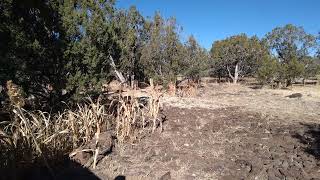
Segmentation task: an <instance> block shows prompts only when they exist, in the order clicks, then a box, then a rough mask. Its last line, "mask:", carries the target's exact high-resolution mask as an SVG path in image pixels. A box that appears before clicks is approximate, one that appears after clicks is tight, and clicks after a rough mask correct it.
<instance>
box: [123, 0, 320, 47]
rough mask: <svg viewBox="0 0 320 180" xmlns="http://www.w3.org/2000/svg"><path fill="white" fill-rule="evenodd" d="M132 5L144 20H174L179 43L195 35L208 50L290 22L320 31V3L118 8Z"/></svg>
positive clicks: (202, 0) (205, 2)
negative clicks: (178, 28) (229, 39)
mask: <svg viewBox="0 0 320 180" xmlns="http://www.w3.org/2000/svg"><path fill="white" fill-rule="evenodd" d="M131 5H135V6H136V7H137V9H138V10H139V11H140V13H141V14H142V15H143V16H145V17H147V16H151V17H152V16H153V15H154V13H155V11H160V13H161V14H162V15H163V16H164V17H166V18H168V17H171V16H174V17H176V19H177V22H178V24H179V25H180V26H182V27H183V32H182V34H181V38H182V40H183V41H184V40H186V39H187V37H188V36H189V35H191V34H192V35H194V36H195V37H196V39H197V40H198V42H199V43H200V45H202V46H203V47H205V48H207V49H210V48H211V45H212V43H213V42H214V41H215V40H220V39H224V38H226V37H228V36H231V35H235V34H239V33H246V34H248V35H250V36H252V35H257V36H258V37H263V36H264V35H265V34H266V33H267V32H269V31H271V30H272V29H273V28H274V27H277V26H283V25H285V24H288V23H291V24H294V25H297V26H303V27H304V28H305V30H306V31H307V32H308V33H312V34H317V33H318V32H319V31H320V0H118V1H117V7H119V8H128V7H130V6H131Z"/></svg>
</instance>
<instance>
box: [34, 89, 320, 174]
mask: <svg viewBox="0 0 320 180" xmlns="http://www.w3.org/2000/svg"><path fill="white" fill-rule="evenodd" d="M294 93H301V94H302V97H301V98H288V97H287V96H288V95H290V94H294ZM162 101H163V114H164V115H165V117H166V120H165V122H164V126H163V131H162V132H161V133H160V132H156V133H154V134H150V135H147V136H146V137H144V138H142V139H141V140H140V141H139V142H136V143H135V144H124V145H121V146H120V145H117V146H116V147H114V148H113V149H112V152H111V153H110V154H108V155H107V156H105V157H104V158H103V159H102V160H101V161H100V162H99V164H98V165H97V168H96V169H86V168H83V167H81V166H79V164H76V165H74V163H75V162H69V163H68V164H70V165H69V166H70V167H71V168H66V169H64V170H63V171H60V170H59V171H58V172H59V174H57V177H56V179H89V180H93V179H94V180H95V179H129V180H130V179H161V180H169V179H182V180H188V179H225V180H227V179H249V180H250V179H252V180H264V179H266V180H269V179H270V180H277V179H279V180H280V179H281V180H282V179H286V180H291V179H310V180H311V179H320V121H319V119H320V111H319V108H320V87H318V86H310V87H293V88H292V89H286V90H273V89H257V88H255V87H250V86H242V85H217V84H209V85H206V86H204V87H202V88H201V89H200V92H199V95H198V96H197V97H192V98H180V97H163V99H162ZM39 172H43V171H39ZM37 176H39V177H43V176H41V174H40V175H37ZM42 179H43V178H42Z"/></svg>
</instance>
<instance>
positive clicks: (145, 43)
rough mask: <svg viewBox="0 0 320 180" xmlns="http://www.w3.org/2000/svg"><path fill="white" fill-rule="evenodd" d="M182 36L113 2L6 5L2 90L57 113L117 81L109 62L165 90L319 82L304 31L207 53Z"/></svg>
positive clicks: (36, 0) (0, 30) (311, 42)
mask: <svg viewBox="0 0 320 180" xmlns="http://www.w3.org/2000/svg"><path fill="white" fill-rule="evenodd" d="M181 31H182V28H181V27H180V26H179V25H178V24H177V22H176V19H175V18H173V17H172V18H169V19H165V18H163V17H162V16H161V14H160V13H159V12H156V13H155V15H154V16H153V17H152V18H145V17H143V16H142V15H141V14H140V13H139V11H138V10H137V9H136V8H135V7H130V8H129V9H127V10H124V9H117V8H116V7H115V0H100V1H87V0H51V1H49V0H25V1H20V0H3V1H1V2H0V83H1V85H2V87H5V84H6V82H7V81H8V80H12V81H13V82H14V83H16V84H18V85H20V86H22V87H23V90H24V92H25V94H26V95H27V96H31V95H32V96H34V97H36V98H37V99H39V100H40V101H41V102H45V104H47V105H48V107H53V106H54V105H56V104H57V103H58V102H61V101H66V100H67V99H75V98H77V97H81V96H86V95H88V94H90V93H94V92H96V91H98V90H100V88H101V85H102V84H103V83H107V82H109V81H110V80H112V79H113V78H114V74H113V72H114V71H113V70H112V68H113V67H112V66H111V62H110V61H111V60H110V59H111V58H112V59H113V60H114V63H115V66H116V68H117V69H118V70H119V71H121V72H122V73H123V75H124V77H131V76H134V77H135V79H136V80H139V81H148V79H149V78H153V79H154V81H155V82H156V83H162V84H166V83H168V82H170V81H175V80H176V78H177V76H178V75H182V76H185V77H188V78H192V79H198V78H200V77H201V76H207V75H212V76H217V77H230V78H231V79H232V80H233V82H234V83H236V82H237V81H238V79H239V78H241V77H246V76H255V77H258V78H259V79H260V80H261V82H263V83H268V82H271V81H276V80H278V81H282V82H285V83H286V84H287V85H289V84H291V82H292V80H293V79H294V78H296V77H305V78H306V77H311V76H315V75H317V74H319V64H320V62H319V54H320V51H319V50H318V49H319V48H318V47H317V45H319V43H317V38H316V37H315V36H313V35H311V34H308V33H306V32H305V31H304V30H303V28H301V27H296V26H293V25H286V26H284V27H278V28H275V29H274V30H272V32H270V33H268V34H267V35H266V37H265V38H262V39H259V38H258V37H255V36H254V37H248V36H247V35H245V34H240V35H236V36H232V37H229V38H227V39H225V40H221V41H216V42H214V43H213V46H212V49H211V50H210V51H207V50H206V49H204V48H202V47H201V46H200V45H199V44H198V42H197V41H196V39H195V38H194V37H193V36H190V37H189V38H188V40H187V41H186V42H183V41H182V40H181V37H180V33H181ZM317 50H318V51H317ZM40 104H41V103H40Z"/></svg>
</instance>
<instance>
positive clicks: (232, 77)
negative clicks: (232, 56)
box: [227, 63, 239, 84]
mask: <svg viewBox="0 0 320 180" xmlns="http://www.w3.org/2000/svg"><path fill="white" fill-rule="evenodd" d="M227 70H228V73H229V76H230V78H231V79H232V81H233V84H237V82H238V78H239V63H237V64H236V67H235V68H234V76H232V74H231V72H230V69H229V66H227Z"/></svg>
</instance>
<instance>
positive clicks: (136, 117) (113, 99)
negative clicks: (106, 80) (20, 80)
mask: <svg viewBox="0 0 320 180" xmlns="http://www.w3.org/2000/svg"><path fill="white" fill-rule="evenodd" d="M10 85H11V82H10ZM14 89H15V92H12V93H11V94H9V95H12V96H13V97H11V96H10V97H11V98H10V99H14V100H16V99H17V101H12V115H11V117H12V118H11V121H2V122H1V130H0V141H1V150H0V151H1V152H0V153H1V154H0V155H1V158H0V159H1V164H0V165H1V169H3V168H9V169H10V167H15V168H17V169H19V168H23V167H24V166H30V165H35V164H37V165H40V164H43V165H45V166H46V167H47V168H48V169H50V171H52V170H51V167H50V166H51V165H54V164H55V163H56V162H59V161H62V160H64V159H65V157H66V156H67V155H68V154H69V153H71V154H70V157H73V156H75V155H76V154H77V153H80V152H82V151H86V152H90V153H91V154H92V155H93V158H94V163H93V167H95V165H96V162H97V161H96V158H97V155H98V154H99V153H100V152H99V150H100V151H103V149H99V147H98V144H99V143H101V142H100V141H102V142H103V141H105V140H106V139H99V136H100V134H101V133H103V132H107V131H109V132H111V133H112V136H114V137H115V141H116V143H117V144H118V145H119V144H123V143H124V142H133V141H137V140H139V138H140V137H142V136H143V135H144V134H146V133H148V132H153V131H155V129H156V128H157V127H158V126H159V125H160V126H162V120H161V119H160V118H159V110H160V101H159V98H160V96H161V93H160V92H159V91H158V90H156V88H154V87H149V89H148V90H147V91H146V92H144V93H143V94H141V91H138V90H130V89H129V90H127V91H125V92H122V91H118V92H115V93H111V95H110V94H106V95H101V96H100V97H99V98H98V99H97V100H95V101H93V100H92V99H91V98H88V99H87V100H86V101H85V102H84V103H81V104H78V105H77V107H76V108H70V109H66V110H65V111H63V112H60V113H57V114H50V113H49V112H42V111H27V110H25V109H23V108H21V106H18V105H20V104H21V103H19V102H18V100H19V98H16V97H19V96H20V95H19V91H18V89H19V88H18V87H15V88H14ZM102 137H103V136H102ZM92 140H94V141H95V142H94V144H95V145H93V146H91V149H83V148H82V149H81V147H84V146H85V145H86V144H90V143H91V141H92ZM75 149H78V150H79V149H81V150H80V151H78V152H77V151H73V150H75ZM72 151H73V152H72Z"/></svg>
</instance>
